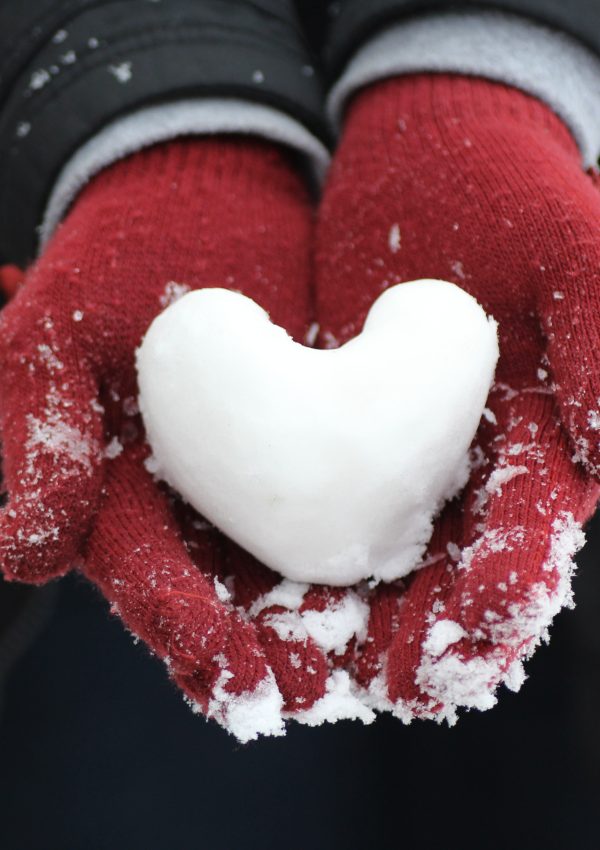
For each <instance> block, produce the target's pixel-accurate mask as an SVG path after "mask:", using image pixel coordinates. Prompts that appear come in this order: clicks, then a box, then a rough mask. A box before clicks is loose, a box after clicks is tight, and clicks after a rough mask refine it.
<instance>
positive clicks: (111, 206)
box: [0, 137, 325, 711]
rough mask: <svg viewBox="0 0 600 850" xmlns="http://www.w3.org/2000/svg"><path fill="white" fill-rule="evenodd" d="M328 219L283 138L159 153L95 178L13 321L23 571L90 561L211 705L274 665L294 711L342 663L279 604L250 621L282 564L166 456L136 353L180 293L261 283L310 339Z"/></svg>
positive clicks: (2, 551)
mask: <svg viewBox="0 0 600 850" xmlns="http://www.w3.org/2000/svg"><path fill="white" fill-rule="evenodd" d="M312 216H313V212H312V209H311V204H310V201H309V197H308V192H307V189H306V187H305V185H304V183H303V180H302V178H301V176H299V174H298V173H297V172H296V170H295V166H294V164H293V163H292V161H291V157H290V156H289V155H288V154H287V152H286V151H284V150H283V149H280V148H279V147H278V146H277V145H275V144H272V143H270V142H264V141H261V140H256V139H250V138H232V137H216V138H211V139H187V140H181V141H174V142H170V143H168V144H165V145H162V146H157V147H155V148H150V149H148V150H145V151H143V152H141V153H138V154H136V155H135V156H132V157H131V158H128V159H124V160H122V161H120V162H118V163H116V164H115V165H113V166H111V167H110V168H109V169H107V170H105V171H103V172H102V173H101V174H100V175H98V176H97V177H96V178H95V179H94V180H93V181H92V182H91V183H90V184H89V186H88V187H87V188H86V189H85V190H84V191H83V192H82V194H81V195H80V197H79V198H78V200H77V202H76V204H75V206H74V207H73V209H72V211H71V212H70V214H69V215H68V217H67V219H66V220H65V222H64V223H63V224H62V226H61V227H60V228H59V230H58V231H57V233H56V234H55V236H54V238H53V240H52V241H51V243H50V244H49V245H48V247H47V250H46V251H45V253H44V255H43V256H42V258H41V259H40V260H39V261H38V263H37V264H36V265H35V266H34V267H33V268H32V269H31V270H30V271H29V273H28V275H27V279H26V283H25V285H24V286H23V287H22V288H21V289H20V291H19V293H18V294H17V295H16V297H15V298H14V299H13V301H12V302H11V303H10V304H9V306H8V307H7V308H6V309H5V310H4V311H3V314H2V318H1V328H0V338H1V343H0V345H1V347H2V350H1V352H0V353H1V357H2V363H3V369H2V374H1V376H0V393H1V400H2V404H1V411H2V412H1V426H2V444H3V453H4V457H3V466H4V477H5V485H6V489H7V491H8V504H7V506H6V508H5V509H4V510H3V512H2V518H1V524H0V556H1V558H2V562H1V563H2V569H3V571H4V573H5V575H6V577H7V578H8V579H19V580H26V581H30V582H34V583H41V582H44V581H46V580H47V579H48V578H50V577H52V576H56V575H61V574H62V573H64V572H65V571H67V570H68V569H70V568H71V567H72V566H73V565H77V564H79V565H80V566H81V568H82V569H83V571H84V572H85V573H86V575H88V576H89V577H90V578H91V579H92V580H93V581H94V582H95V583H96V584H97V585H98V587H99V588H100V589H101V591H102V592H103V594H104V595H105V596H106V598H107V599H108V600H109V602H110V603H111V605H112V608H113V610H114V611H115V612H117V613H119V614H120V616H121V617H122V619H123V621H124V622H125V624H126V625H127V627H128V628H129V629H130V630H131V631H132V632H133V633H135V634H136V635H139V636H140V637H141V638H142V639H143V640H144V641H146V643H147V644H148V646H149V647H150V648H151V649H152V650H153V652H155V653H156V654H157V655H158V656H159V657H161V658H163V659H164V660H165V662H166V663H167V665H168V667H169V670H170V672H171V674H172V675H173V677H174V678H175V679H176V680H177V681H178V682H179V684H180V685H181V686H182V687H183V688H184V690H185V691H186V693H187V695H188V696H189V697H190V698H191V699H192V700H193V701H194V702H195V703H197V704H199V706H200V708H201V709H203V710H207V708H208V706H209V703H210V700H211V697H212V696H213V690H214V688H215V686H216V685H217V684H219V683H220V685H221V686H222V687H223V688H224V690H225V692H228V693H233V694H241V693H248V692H250V693H251V692H253V691H254V689H255V688H256V687H257V686H259V685H260V684H261V683H264V682H267V681H272V679H273V674H274V678H275V680H276V681H277V686H278V688H279V691H280V693H281V696H282V697H283V701H284V707H285V708H287V709H289V710H292V711H293V710H294V708H296V707H298V706H299V705H301V706H302V707H303V708H306V707H308V706H310V705H311V704H312V702H314V700H315V699H317V698H318V697H319V696H321V695H322V693H323V689H324V681H325V661H324V659H323V657H322V654H321V652H320V651H319V650H318V649H317V648H316V647H315V646H314V644H313V642H312V641H311V640H306V641H301V642H294V641H289V642H286V643H283V642H282V641H281V640H279V638H278V637H277V634H276V633H275V632H274V631H273V629H272V628H270V627H268V625H267V624H263V623H262V620H261V618H263V619H264V617H265V616H266V615H267V614H268V609H267V610H265V611H263V612H262V613H261V618H259V620H258V621H257V622H256V623H250V622H247V621H246V618H245V617H244V615H243V614H240V613H239V611H238V610H236V609H237V607H238V606H246V607H248V606H250V605H251V604H252V602H253V601H254V600H255V599H256V598H257V597H258V596H259V595H261V594H262V593H265V592H267V591H268V590H269V589H270V588H271V587H272V586H273V584H274V583H275V581H276V578H275V577H274V576H273V575H272V574H271V573H270V572H269V571H268V570H266V569H265V568H263V567H261V566H260V565H259V564H255V563H253V562H252V559H251V558H250V557H249V556H247V555H246V554H245V553H244V552H241V550H239V549H238V548H237V547H236V546H234V545H233V544H232V543H230V542H229V541H227V540H225V539H224V538H223V537H222V536H221V535H220V534H219V533H217V532H216V531H215V529H213V528H212V527H210V526H209V525H208V523H205V522H203V521H202V520H201V518H199V517H198V516H197V515H196V514H195V513H194V512H192V511H191V509H188V508H186V507H185V506H183V505H181V504H179V503H178V501H177V499H176V498H175V496H174V495H173V494H172V493H170V492H168V491H167V489H166V488H164V487H163V486H159V485H158V484H157V483H155V482H154V480H153V479H152V477H151V475H150V473H149V472H148V471H147V470H146V468H145V466H144V461H145V459H146V456H147V451H148V450H147V447H146V445H145V440H144V433H143V428H142V424H141V420H140V417H139V415H138V410H137V404H136V399H137V387H136V377H135V368H134V352H135V349H136V348H137V346H138V345H139V343H140V341H141V339H142V336H143V334H144V332H145V331H146V329H147V327H148V326H149V324H150V322H151V320H152V319H153V318H154V316H155V315H156V314H157V313H159V312H160V311H161V310H162V309H163V308H164V307H165V306H166V305H167V304H168V303H169V301H170V300H171V299H172V298H173V297H176V296H177V294H178V293H181V292H182V291H184V289H185V288H190V289H196V288H200V287H205V286H225V287H231V288H234V289H236V290H239V291H241V292H243V293H244V294H245V295H248V296H249V297H251V298H253V299H254V300H256V301H257V302H258V303H259V304H260V305H261V306H263V307H264V308H265V309H266V310H267V311H268V312H269V313H270V315H271V317H272V319H273V321H274V322H276V323H277V324H279V325H282V326H283V327H285V328H286V329H287V330H288V332H289V333H290V334H291V335H292V336H293V337H294V338H296V339H301V338H303V336H304V334H305V332H306V329H307V326H308V322H309V318H310V313H309V311H310V291H311V288H310V261H311V256H310V251H311V231H312ZM226 578H227V579H228V581H229V584H230V586H231V594H232V595H231V598H230V600H227V598H226V592H225V588H224V585H222V584H221V583H220V582H223V581H224V580H225V579H226ZM215 580H216V581H217V584H215ZM217 590H220V593H218V592H217ZM292 655H293V664H292V663H291V660H290V656H292ZM307 668H310V670H311V673H310V675H309V674H307V673H306V669H307Z"/></svg>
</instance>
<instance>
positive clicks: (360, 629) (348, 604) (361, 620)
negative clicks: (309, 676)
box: [249, 579, 369, 655]
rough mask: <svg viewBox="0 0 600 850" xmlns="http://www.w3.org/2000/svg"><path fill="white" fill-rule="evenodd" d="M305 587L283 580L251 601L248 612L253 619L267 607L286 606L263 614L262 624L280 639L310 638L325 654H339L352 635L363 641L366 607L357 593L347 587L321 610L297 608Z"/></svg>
mask: <svg viewBox="0 0 600 850" xmlns="http://www.w3.org/2000/svg"><path fill="white" fill-rule="evenodd" d="M308 589H309V586H308V585H307V584H304V583H301V582H294V581H290V580H289V579H284V580H283V581H281V582H280V583H279V584H278V585H276V586H275V587H274V588H273V589H272V590H271V591H269V593H266V594H264V595H263V596H260V597H259V598H258V599H257V600H256V601H255V602H254V603H253V605H252V606H251V608H250V611H249V615H250V617H251V618H254V617H256V616H257V615H258V614H260V613H261V611H264V610H265V609H268V608H271V607H273V608H274V607H283V608H286V609H287V610H286V611H283V612H277V613H272V614H267V616H266V617H265V623H266V624H267V625H269V626H271V628H273V629H275V631H276V632H277V635H278V636H279V638H280V639H281V640H300V641H305V640H306V639H307V637H310V638H312V640H313V641H314V642H315V643H316V644H317V646H318V647H320V648H321V649H322V650H323V651H324V652H326V653H328V652H334V653H336V654H338V655H342V654H343V653H344V652H345V651H346V649H347V647H348V644H349V643H350V641H351V640H353V639H354V638H356V639H357V641H358V642H359V643H361V642H362V641H364V639H365V637H366V632H367V624H368V619H369V608H368V605H367V604H366V602H364V600H363V599H361V597H360V596H359V595H358V593H356V592H355V591H354V590H347V591H346V592H345V593H344V595H343V596H342V597H341V598H339V599H336V598H331V599H330V600H329V601H328V603H327V605H326V606H325V608H324V609H323V610H322V611H318V610H315V609H314V608H306V609H305V610H303V611H300V610H299V609H300V607H301V606H302V605H303V603H304V598H305V595H306V593H307V592H308Z"/></svg>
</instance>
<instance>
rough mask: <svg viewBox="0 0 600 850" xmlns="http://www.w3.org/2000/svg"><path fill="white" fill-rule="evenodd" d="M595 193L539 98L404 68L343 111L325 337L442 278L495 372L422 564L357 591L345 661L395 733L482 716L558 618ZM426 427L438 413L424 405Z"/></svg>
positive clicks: (578, 446)
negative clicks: (466, 303) (354, 633)
mask: <svg viewBox="0 0 600 850" xmlns="http://www.w3.org/2000/svg"><path fill="white" fill-rule="evenodd" d="M599 220H600V194H599V193H598V188H597V186H596V185H594V181H593V179H591V178H590V176H589V175H586V174H585V173H584V172H583V171H582V168H581V158H580V154H579V151H578V150H577V147H576V144H575V142H574V141H573V138H572V137H571V135H570V133H569V131H568V130H567V128H566V126H565V125H564V124H563V123H562V122H561V120H560V119H559V118H558V117H557V116H556V115H555V114H554V113H553V112H552V111H551V110H550V109H549V108H547V107H546V106H545V105H543V104H542V103H541V102H539V101H537V100H536V99H535V98H533V97H530V96H528V95H526V94H523V93H521V92H520V91H517V90H516V89H512V88H510V87H507V86H505V85H502V84H497V83H492V82H487V81H484V80H481V79H476V78H466V77H460V76H446V75H416V76H406V77H403V78H394V79H389V80H387V81H384V82H379V83H377V84H375V85H373V86H371V87H369V88H366V89H364V90H362V91H361V92H360V93H359V94H358V95H357V96H356V97H355V98H354V100H353V101H352V102H351V104H350V106H349V108H348V111H347V115H346V121H345V126H344V129H343V134H342V138H341V142H340V145H339V148H338V150H337V153H336V157H335V160H334V163H333V167H332V170H331V173H330V178H329V182H328V185H327V188H326V193H325V197H324V200H323V203H322V207H321V213H320V223H319V227H318V236H317V286H318V291H317V298H318V320H319V322H320V326H321V339H322V341H323V343H324V344H325V345H328V346H335V345H337V344H339V343H343V342H345V341H346V340H347V339H349V338H350V337H352V336H354V335H355V334H356V333H357V332H358V330H359V329H360V327H361V325H362V322H363V320H364V317H365V315H366V313H367V311H368V308H369V307H370V305H371V304H372V302H373V301H374V300H375V298H376V297H377V296H378V295H379V293H380V292H381V291H382V290H383V289H385V288H387V287H389V286H391V285H393V284H397V283H401V282H403V281H409V280H413V279H418V278H424V277H431V278H442V279H447V280H450V281H453V282H454V283H456V284H458V285H459V286H461V287H462V288H463V289H465V290H466V291H467V292H469V293H470V294H472V295H473V296H474V297H475V298H476V299H477V300H478V301H479V302H480V303H481V305H482V306H483V307H484V309H485V310H486V311H487V312H488V313H490V314H492V315H493V316H494V317H495V319H496V320H497V321H498V323H499V339H500V361H499V365H498V369H497V373H496V383H495V386H494V388H493V390H492V392H491V395H490V398H489V402H488V404H489V409H488V410H487V412H486V415H485V419H484V421H483V422H482V425H481V428H480V431H479V433H478V436H477V438H476V441H475V444H474V446H473V469H472V475H471V479H470V483H469V485H468V486H467V489H466V492H465V493H464V494H463V497H462V498H461V499H460V500H456V501H455V502H454V503H452V504H451V505H449V506H448V507H447V509H446V510H445V511H444V512H443V515H442V517H441V518H440V520H439V522H438V523H437V527H436V529H435V531H434V535H433V538H432V540H431V543H430V546H429V550H428V552H427V554H426V557H425V560H424V566H423V567H422V568H421V569H420V570H419V571H417V572H416V573H413V574H412V576H410V577H408V579H407V580H405V581H403V582H397V583H394V584H392V585H388V586H384V585H381V586H379V587H378V588H376V589H374V590H373V591H372V592H371V595H370V600H369V603H370V609H371V614H370V621H369V631H368V637H367V638H366V640H365V641H364V642H363V643H362V644H361V645H359V646H358V649H357V651H356V652H355V654H354V657H353V659H352V660H350V662H349V663H350V665H351V667H352V669H353V672H354V675H355V677H356V680H357V681H358V683H359V684H360V685H361V686H362V687H363V688H365V689H367V690H368V694H367V696H366V700H367V702H371V703H372V704H373V705H375V706H378V707H380V708H388V709H392V710H394V711H395V712H396V713H397V714H398V715H399V716H401V717H403V718H404V719H405V720H410V719H411V718H412V717H414V716H429V717H435V718H437V719H441V718H447V719H449V720H451V721H452V720H453V719H454V718H455V716H456V709H457V708H458V707H459V706H467V707H477V708H481V709H483V708H489V707H490V706H491V705H493V704H494V702H495V696H494V693H495V690H496V687H497V685H498V684H499V683H501V682H504V683H506V684H507V685H508V686H509V687H511V688H513V689H516V688H518V687H519V685H520V684H521V682H522V680H523V668H522V664H521V661H522V659H523V658H526V657H527V656H529V655H530V654H531V652H532V651H533V649H534V648H535V646H536V645H537V644H538V643H539V641H540V639H541V638H543V637H545V636H546V633H547V628H548V626H549V625H550V623H551V621H552V619H553V617H554V616H555V614H556V613H557V612H558V611H559V610H560V609H561V607H563V606H568V605H570V604H571V590H570V578H571V573H572V570H573V563H572V556H573V554H574V552H575V551H576V550H577V549H578V548H579V547H580V546H581V545H582V543H583V540H584V537H583V534H582V531H581V524H582V523H584V522H585V521H586V520H587V519H588V518H589V516H590V514H591V513H592V511H593V509H594V506H595V504H596V501H597V498H598V493H599V490H598V484H597V482H596V480H595V476H597V473H598V470H599V463H600V431H599V429H600V415H599V412H598V410H599V404H600V370H599V365H600V363H599V354H598V352H599V351H600V329H599V327H598V315H600V237H599V235H598V228H597V223H598V221H599ZM439 414H440V416H443V415H444V411H443V410H440V412H439Z"/></svg>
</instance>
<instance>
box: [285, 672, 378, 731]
mask: <svg viewBox="0 0 600 850" xmlns="http://www.w3.org/2000/svg"><path fill="white" fill-rule="evenodd" d="M289 716H291V717H293V719H294V720H295V721H296V722H297V723H301V724H303V725H305V726H320V725H321V724H322V723H325V722H327V723H337V722H338V721H339V720H362V722H363V723H365V724H369V723H372V722H373V721H374V720H375V717H376V715H375V712H374V711H373V710H372V709H371V708H369V706H367V705H365V703H364V702H363V700H362V699H361V698H360V692H359V689H358V688H357V687H356V686H355V685H353V683H352V680H351V679H350V676H349V675H348V673H347V672H346V671H345V670H334V671H333V673H332V674H331V675H330V676H329V678H328V680H327V683H326V685H325V696H323V697H321V699H319V700H317V701H316V702H315V703H314V705H312V706H311V708H309V709H307V710H306V711H298V712H294V714H293V715H289Z"/></svg>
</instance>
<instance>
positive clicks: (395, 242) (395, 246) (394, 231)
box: [388, 224, 402, 254]
mask: <svg viewBox="0 0 600 850" xmlns="http://www.w3.org/2000/svg"><path fill="white" fill-rule="evenodd" d="M401 241H402V235H401V233H400V225H399V224H392V226H391V227H390V232H389V234H388V245H389V248H390V251H391V252H392V254H397V253H398V251H399V250H400V243H401Z"/></svg>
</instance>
